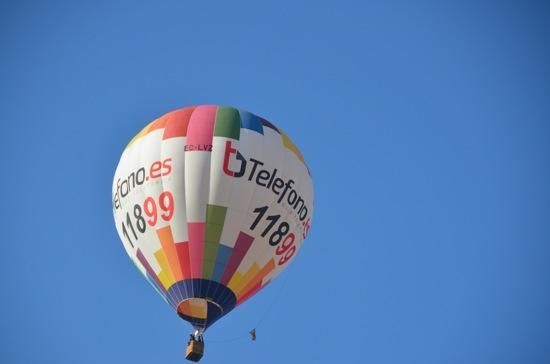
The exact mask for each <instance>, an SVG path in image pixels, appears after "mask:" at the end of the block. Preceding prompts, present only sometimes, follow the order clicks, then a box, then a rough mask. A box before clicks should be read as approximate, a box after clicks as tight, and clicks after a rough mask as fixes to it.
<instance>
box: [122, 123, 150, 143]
mask: <svg viewBox="0 0 550 364" xmlns="http://www.w3.org/2000/svg"><path fill="white" fill-rule="evenodd" d="M155 121H156V120H153V121H152V122H150V123H149V124H147V126H146V127H145V128H143V129H141V131H140V132H139V133H137V135H136V136H135V137H133V138H132V140H130V143H128V145H127V146H126V148H128V147H129V146H130V145H132V143H134V142H135V141H136V140H138V139H139V138H141V137H142V136H144V135H147V133H148V132H149V127H150V126H151V125H152V124H153V123H154V122H155Z"/></svg>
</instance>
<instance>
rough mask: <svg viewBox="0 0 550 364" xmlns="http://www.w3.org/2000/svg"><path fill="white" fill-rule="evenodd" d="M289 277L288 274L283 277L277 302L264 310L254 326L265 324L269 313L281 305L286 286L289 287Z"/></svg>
mask: <svg viewBox="0 0 550 364" xmlns="http://www.w3.org/2000/svg"><path fill="white" fill-rule="evenodd" d="M287 278H288V274H287V277H281V279H280V287H279V289H278V290H279V292H278V293H277V294H275V302H273V303H272V304H269V305H268V306H267V308H266V309H265V310H264V313H263V314H262V316H260V318H259V319H258V321H257V322H256V325H254V327H253V328H258V327H259V326H260V325H261V324H263V322H264V321H265V320H266V319H267V318H268V316H269V314H270V313H271V312H272V311H273V309H274V307H277V306H278V305H279V301H280V300H281V297H282V296H283V293H285V291H286V288H287V287H288V284H287V283H288V281H287Z"/></svg>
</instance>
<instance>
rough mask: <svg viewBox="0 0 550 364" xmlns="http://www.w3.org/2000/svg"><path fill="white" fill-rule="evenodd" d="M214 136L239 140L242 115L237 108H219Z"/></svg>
mask: <svg viewBox="0 0 550 364" xmlns="http://www.w3.org/2000/svg"><path fill="white" fill-rule="evenodd" d="M214 136H222V137H226V138H232V139H235V140H239V138H240V136H241V116H240V114H239V111H238V110H237V109H233V108H232V107H220V108H218V112H217V114H216V126H215V128H214Z"/></svg>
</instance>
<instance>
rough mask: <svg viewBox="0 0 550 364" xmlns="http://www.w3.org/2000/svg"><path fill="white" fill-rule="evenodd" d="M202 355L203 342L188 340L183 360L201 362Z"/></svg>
mask: <svg viewBox="0 0 550 364" xmlns="http://www.w3.org/2000/svg"><path fill="white" fill-rule="evenodd" d="M203 354H204V342H203V341H197V340H189V342H188V343H187V348H186V349H185V359H187V360H189V361H194V362H197V361H199V360H201V358H202V355H203Z"/></svg>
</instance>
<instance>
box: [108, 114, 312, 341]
mask: <svg viewBox="0 0 550 364" xmlns="http://www.w3.org/2000/svg"><path fill="white" fill-rule="evenodd" d="M112 191H113V196H112V198H113V212H114V218H115V223H116V228H117V231H118V233H119V236H120V238H121V240H122V243H123V245H124V247H125V249H126V252H127V253H128V255H129V256H130V258H131V259H132V261H133V262H134V264H135V265H136V266H137V267H138V269H139V270H140V271H141V272H142V273H143V275H144V276H145V277H146V278H147V279H148V280H149V282H150V283H151V285H152V286H153V287H154V288H155V289H156V290H157V292H158V293H159V294H160V295H161V296H162V297H163V298H164V299H165V300H166V302H167V303H168V304H170V305H171V306H172V307H173V308H174V310H175V311H176V312H177V314H178V315H179V316H180V317H181V318H183V319H184V320H186V321H188V322H190V323H191V324H192V325H193V326H194V327H195V328H196V329H198V330H200V331H201V332H202V331H204V330H206V328H208V327H209V326H210V325H212V323H214V322H215V321H216V320H218V319H219V318H221V317H222V316H224V315H226V314H227V313H229V312H230V311H231V310H232V309H234V308H235V307H236V306H238V305H240V304H242V303H243V302H244V301H246V300H247V299H248V298H249V297H251V296H252V295H254V294H255V293H257V292H258V291H260V290H261V289H262V288H263V287H265V286H266V285H267V284H268V283H269V282H270V281H271V280H272V279H273V278H275V277H276V276H277V275H278V274H279V273H280V272H281V271H282V270H283V269H285V267H286V266H288V264H289V263H290V262H291V261H292V260H293V258H294V257H295V256H296V253H297V252H298V250H299V249H300V247H301V245H302V243H303V241H304V239H305V238H306V236H307V233H308V231H309V228H310V226H311V223H312V216H313V189H312V180H311V176H310V173H309V170H308V168H307V166H306V164H305V161H304V158H303V157H302V155H301V153H300V151H299V150H298V148H297V147H296V146H295V145H294V143H293V142H292V141H291V140H290V138H289V137H288V136H287V135H286V134H285V133H284V132H283V131H282V130H281V129H279V128H277V127H276V126H274V125H273V124H272V123H270V122H268V121H267V120H265V119H262V118H260V117H258V116H256V115H254V114H251V113H248V112H246V111H241V110H237V109H234V108H231V107H221V106H213V105H205V106H194V107H187V108H183V109H179V110H176V111H173V112H170V113H168V114H165V115H163V116H162V117H160V118H158V119H157V120H154V121H153V122H152V123H150V124H149V125H148V126H146V127H145V128H144V129H143V130H142V131H141V132H140V133H138V134H137V135H136V136H135V137H134V138H133V139H132V140H131V141H130V143H129V144H128V146H127V147H126V149H125V150H124V152H123V153H122V157H121V159H120V162H119V164H118V167H117V169H116V172H115V177H114V181H113V189H112Z"/></svg>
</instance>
